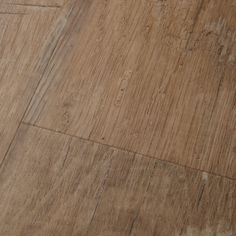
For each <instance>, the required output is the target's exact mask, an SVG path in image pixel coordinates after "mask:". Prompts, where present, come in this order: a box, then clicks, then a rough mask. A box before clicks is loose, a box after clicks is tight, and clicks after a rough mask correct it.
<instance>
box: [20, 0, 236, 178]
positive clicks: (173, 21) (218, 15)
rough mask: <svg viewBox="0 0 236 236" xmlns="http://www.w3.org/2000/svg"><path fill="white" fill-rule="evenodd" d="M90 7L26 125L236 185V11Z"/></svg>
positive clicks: (227, 7) (210, 6) (226, 7)
mask: <svg viewBox="0 0 236 236" xmlns="http://www.w3.org/2000/svg"><path fill="white" fill-rule="evenodd" d="M90 3H91V6H90V7H89V9H88V10H87V11H86V14H87V15H86V18H85V17H84V18H83V19H84V20H83V24H79V22H81V19H80V17H78V16H76V15H71V17H70V19H71V22H72V23H71V25H73V27H71V28H70V31H68V32H67V34H66V35H65V37H64V41H63V48H62V50H59V51H58V52H57V54H56V55H55V57H54V59H53V60H52V61H51V63H50V64H49V66H48V68H47V71H46V73H45V76H44V78H43V79H42V82H41V83H40V85H39V87H38V90H37V92H36V94H35V96H34V99H33V100H32V102H31V105H30V107H29V109H28V112H27V115H26V117H25V119H24V121H25V122H28V123H31V124H35V125H38V126H41V127H46V128H50V129H53V130H57V131H61V132H65V133H68V134H73V135H76V136H79V137H83V138H86V139H90V140H95V141H97V142H102V143H105V144H108V145H112V146H116V147H120V148H124V149H127V150H131V151H135V152H138V153H141V154H145V155H150V156H154V157H156V158H158V159H163V160H168V161H170V162H174V163H178V164H181V165H186V166H190V167H192V168H197V169H201V170H205V171H209V172H213V173H217V174H220V175H224V176H228V177H231V178H236V172H235V170H236V158H235V157H236V154H235V145H236V136H235V135H236V132H235V127H236V125H235V121H236V119H235V117H236V116H235V114H236V113H235V111H236V109H235V91H236V90H235V73H236V70H235V60H236V59H235V58H236V51H235V50H236V47H235V41H236V39H235V30H236V15H235V2H234V1H233V0H223V1H222V0H202V1H184V0H183V1H176V0H170V1H158V0H157V1H153V0H145V1H144V0H136V1H123V0H115V1H114V0H110V1H105V0H102V1H90ZM90 3H89V4H90ZM86 9H87V8H86Z"/></svg>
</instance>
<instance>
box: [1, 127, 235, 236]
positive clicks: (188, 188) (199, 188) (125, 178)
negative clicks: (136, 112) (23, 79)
mask: <svg viewBox="0 0 236 236" xmlns="http://www.w3.org/2000/svg"><path fill="white" fill-rule="evenodd" d="M235 191H236V188H235V182H234V181H232V180H229V179H226V178H222V177H218V176H213V175H210V174H207V173H205V172H199V171H195V170H191V169H187V168H184V167H180V166H177V165H173V164H169V163H165V162H162V161H158V160H155V159H152V158H148V157H145V156H141V155H137V154H135V153H132V152H127V151H121V150H119V149H116V148H112V147H109V146H107V145H101V144H97V143H93V142H90V141H87V140H81V139H78V138H72V137H70V136H67V135H64V134H61V133H55V132H51V131H48V130H44V129H41V128H36V127H30V126H27V125H21V127H20V128H19V130H18V132H17V135H16V137H15V139H14V141H13V143H12V145H11V148H10V150H9V152H8V155H7V157H6V159H5V161H4V162H3V164H2V166H1V168H0V199H1V201H0V234H1V235H4V236H12V235H14V236H18V235H24V236H27V235H35V236H36V235H42V236H44V235H48V236H52V235H57V236H59V235H103V236H106V235H122V236H123V235H161V236H170V235H182V236H183V235H186V236H187V235H188V236H189V235H192V236H213V235H214V236H223V235H227V236H233V235H235V233H236V231H235V230H236V229H235V225H236V224H235V223H236V218H235V207H236V200H235V199H236V198H235V197H236V196H235V193H236V192H235Z"/></svg>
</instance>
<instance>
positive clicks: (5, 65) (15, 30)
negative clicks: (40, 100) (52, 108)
mask: <svg viewBox="0 0 236 236" xmlns="http://www.w3.org/2000/svg"><path fill="white" fill-rule="evenodd" d="M77 3H79V1H77ZM70 5H71V4H69V2H68V4H67V5H65V7H64V8H63V9H58V8H50V7H34V6H26V5H24V4H23V5H14V4H5V3H2V2H1V4H0V163H1V161H2V160H3V158H4V156H5V153H6V152H7V150H8V148H9V145H10V143H11V141H12V139H13V138H14V135H15V132H16V130H17V128H18V126H19V124H20V122H21V121H22V118H23V116H24V113H25V111H26V109H27V106H28V105H29V103H30V100H31V98H32V96H33V94H34V92H35V90H36V88H37V85H38V83H39V81H40V79H41V78H42V75H43V74H44V72H45V68H46V67H47V64H48V63H49V61H50V59H51V57H52V56H53V53H55V51H56V49H57V47H58V43H59V41H60V40H59V39H60V35H61V33H62V31H63V29H64V27H65V23H66V20H67V15H68V13H70V11H69V10H70V7H71V6H70Z"/></svg>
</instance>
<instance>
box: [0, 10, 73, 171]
mask: <svg viewBox="0 0 236 236" xmlns="http://www.w3.org/2000/svg"><path fill="white" fill-rule="evenodd" d="M71 10H72V8H71ZM70 12H71V11H69V12H68V14H70ZM65 27H66V24H65V25H64V26H63V27H62V29H61V31H60V32H59V34H58V35H57V37H56V38H55V39H54V40H55V42H54V44H55V46H54V47H53V49H52V50H51V52H49V53H50V55H49V58H48V59H47V63H46V65H45V66H44V69H43V72H42V74H41V76H40V77H41V78H40V79H39V81H38V83H37V85H36V87H35V89H34V92H33V93H32V96H31V98H30V100H29V102H28V104H27V106H26V108H25V111H24V113H23V115H22V116H21V119H20V122H19V124H18V126H17V129H16V131H15V134H14V135H13V138H12V140H11V141H10V144H9V146H8V148H7V150H6V152H5V155H4V156H3V159H2V161H1V163H0V168H1V166H2V164H3V163H4V160H5V159H6V157H7V154H8V152H9V150H10V147H11V146H12V143H13V141H14V139H15V137H16V134H17V131H18V130H19V127H20V125H21V123H22V121H23V119H24V117H25V114H26V113H27V110H28V108H29V106H30V104H31V101H32V100H33V98H34V96H35V92H36V91H37V89H38V86H39V85H40V82H41V80H42V78H43V77H44V74H45V72H46V71H47V67H48V65H49V64H50V62H51V60H52V58H53V56H54V55H55V52H56V49H57V48H58V46H60V41H62V38H63V35H64V34H63V30H64V28H65ZM55 28H56V27H55ZM52 43H53V42H52Z"/></svg>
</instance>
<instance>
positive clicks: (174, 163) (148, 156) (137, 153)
mask: <svg viewBox="0 0 236 236" xmlns="http://www.w3.org/2000/svg"><path fill="white" fill-rule="evenodd" d="M21 124H24V125H28V126H32V127H35V128H39V129H43V130H48V131H51V132H54V133H58V134H62V135H66V136H69V137H71V138H76V139H80V140H84V141H89V142H93V143H96V144H100V145H104V146H107V147H111V148H115V149H117V150H121V151H126V152H129V153H134V154H135V155H139V156H142V157H145V158H149V159H153V160H157V161H161V162H163V163H169V164H172V165H175V166H180V167H183V168H187V169H189V170H194V171H199V172H202V173H207V174H210V175H213V176H218V177H221V178H225V179H229V180H233V181H235V180H236V178H231V177H229V176H226V175H221V174H218V173H215V172H213V171H205V170H201V169H197V168H193V167H191V166H186V165H182V164H180V163H176V162H173V161H169V160H163V159H159V158H156V157H154V156H151V155H147V154H143V153H139V152H135V151H132V150H129V149H127V148H121V147H118V146H114V145H110V144H106V143H102V142H99V141H96V140H93V139H87V138H83V137H79V136H76V135H73V134H68V133H63V132H61V131H58V130H53V129H50V128H47V127H42V126H38V125H35V124H31V123H27V122H25V121H22V122H21ZM0 167H1V165H0Z"/></svg>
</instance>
